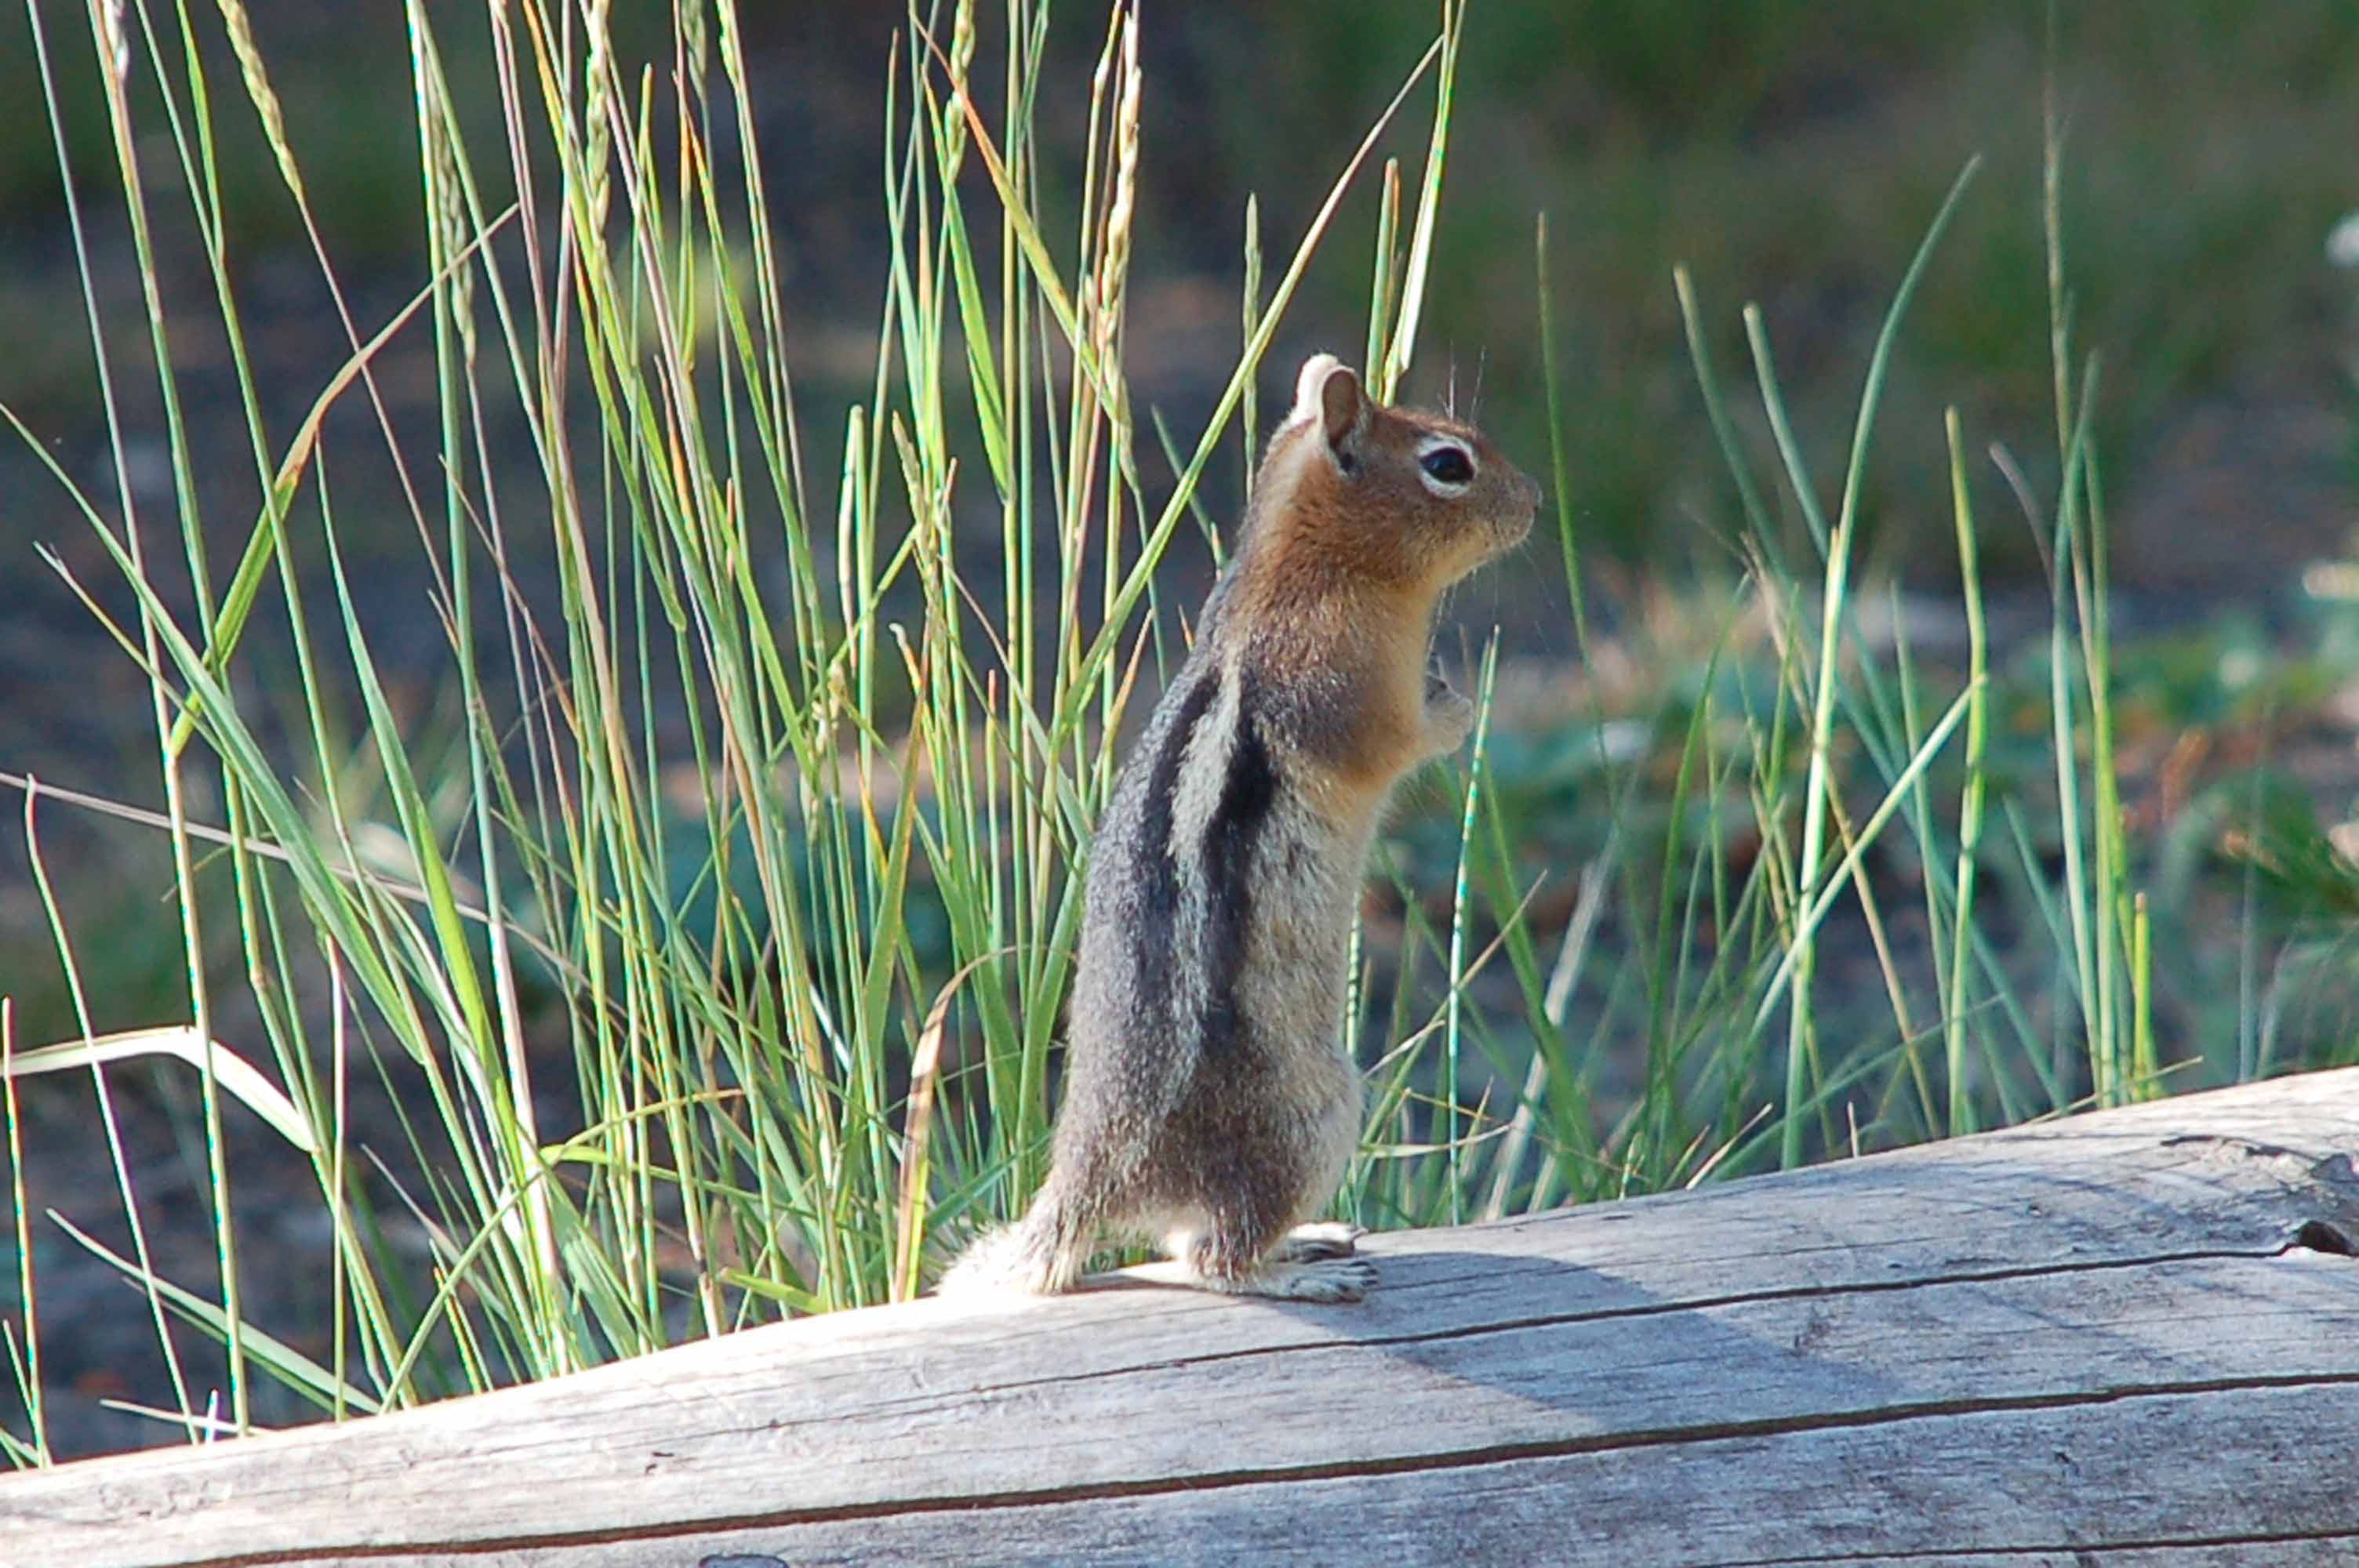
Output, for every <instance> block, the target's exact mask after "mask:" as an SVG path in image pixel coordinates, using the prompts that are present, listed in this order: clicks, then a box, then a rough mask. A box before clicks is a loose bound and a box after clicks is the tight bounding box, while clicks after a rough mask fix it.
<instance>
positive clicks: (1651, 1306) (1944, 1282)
mask: <svg viewBox="0 0 2359 1568" xmlns="http://www.w3.org/2000/svg"><path fill="white" fill-rule="evenodd" d="M2321 1239H2324V1241H2325V1244H2324V1245H2321ZM2304 1250H2307V1251H2314V1252H2327V1253H2334V1254H2339V1255H2342V1256H2345V1257H2351V1256H2359V1249H2354V1247H2353V1246H2352V1244H2351V1242H2350V1240H2349V1239H2348V1238H2345V1237H2344V1236H2343V1234H2342V1233H2341V1232H2340V1231H2338V1230H2336V1229H2334V1228H2333V1227H2332V1226H2330V1225H2328V1224H2327V1223H2326V1222H2325V1221H2323V1220H2315V1219H2313V1220H2309V1221H2306V1222H2304V1223H2303V1224H2301V1225H2300V1226H2299V1227H2295V1228H2294V1229H2293V1231H2292V1233H2291V1234H2290V1235H2289V1236H2288V1238H2286V1239H2285V1240H2283V1241H2281V1242H2278V1243H2277V1244H2276V1245H2274V1246H2266V1247H2253V1248H2242V1247H2233V1248H2206V1249H2191V1250H2188V1251H2184V1252H2155V1253H2149V1254H2146V1255H2144V1256H2141V1257H2136V1258H2101V1259H2094V1260H2091V1261H2089V1262H2086V1263H2037V1264H2023V1265H2019V1266H2017V1267H2014V1268H2006V1269H1980V1270H1974V1271H1967V1272H1962V1273H1946V1274H1924V1275H1919V1276H1918V1277H1917V1278H1915V1279H1909V1280H1856V1281H1851V1282H1849V1283H1847V1284H1842V1285H1788V1286H1781V1287H1779V1288H1777V1289H1775V1290H1764V1291H1743V1292H1734V1293H1730V1294H1725V1295H1717V1296H1690V1297H1687V1298H1684V1299H1681V1300H1678V1301H1660V1302H1647V1303H1641V1304H1639V1305H1636V1306H1620V1307H1596V1308H1593V1309H1591V1310H1588V1311H1584V1312H1571V1313H1552V1314H1538V1315H1535V1316H1529V1317H1518V1318H1493V1319H1489V1320H1486V1321H1484V1322H1482V1323H1475V1324H1466V1325H1461V1326H1458V1327H1454V1328H1440V1329H1434V1330H1431V1331H1430V1332H1428V1333H1423V1334H1375V1335H1355V1336H1352V1337H1350V1338H1342V1339H1299V1340H1290V1341H1288V1342H1286V1343H1283V1344H1269V1345H1255V1346H1246V1347H1245V1348H1243V1349H1239V1350H1215V1351H1208V1352H1206V1353H1205V1354H1203V1355H1201V1356H1168V1357H1158V1358H1157V1359H1155V1360H1152V1361H1138V1362H1134V1363H1132V1364H1131V1365H1129V1366H1126V1367H1108V1368H1101V1369H1099V1370H1097V1371H1091V1372H1060V1373H1058V1374H1056V1375H1055V1376H1053V1377H1046V1378H1026V1379H1016V1380H1014V1381H1009V1382H1000V1383H978V1384H975V1385H974V1386H973V1387H972V1388H966V1389H962V1390H958V1391H957V1394H956V1395H955V1396H954V1397H955V1398H957V1399H959V1400H962V1401H963V1400H972V1399H974V1398H978V1397H988V1396H990V1395H994V1394H1006V1393H1019V1392H1022V1391H1024V1390H1029V1389H1039V1388H1052V1387H1060V1386H1066V1385H1071V1384H1075V1383H1085V1382H1098V1381H1104V1380H1108V1379H1116V1378H1128V1377H1136V1376H1137V1375H1138V1374H1140V1373H1143V1372H1160V1371H1166V1370H1176V1369H1180V1368H1189V1367H1209V1366H1215V1365H1219V1364H1221V1363H1223V1362H1231V1361H1249V1360H1253V1359H1256V1358H1258V1357H1270V1356H1299V1355H1303V1354H1305V1353H1309V1352H1316V1351H1332V1350H1383V1349H1387V1348H1392V1347H1396V1346H1419V1345H1441V1344H1447V1343H1449V1342H1451V1341H1452V1340H1462V1339H1477V1338H1481V1337H1483V1336H1485V1335H1493V1334H1522V1333H1527V1332H1529V1331H1531V1330H1533V1329H1536V1328H1559V1327H1570V1326H1572V1325H1578V1324H1589V1323H1613V1322H1616V1321H1627V1320H1632V1319H1641V1318H1650V1317H1666V1316H1672V1315H1676V1314H1680V1313H1689V1312H1719V1311H1724V1310H1726V1309H1728V1308H1730V1307H1741V1306H1751V1305H1756V1304H1774V1303H1779V1302H1797V1301H1839V1300H1841V1299H1843V1297H1845V1296H1853V1295H1892V1294H1897V1293H1899V1292H1906V1291H1919V1290H1928V1289H1932V1288H1935V1287H1942V1286H1950V1285H1980V1284H2003V1283H2006V1282H2007V1281H2014V1280H2036V1279H2040V1278H2043V1277H2049V1276H2057V1277H2061V1276H2067V1275H2075V1274H2099V1273H2109V1272H2113V1271H2121V1270H2129V1269H2148V1268H2155V1267H2158V1266H2163V1265H2169V1264H2173V1263H2208V1262H2236V1261H2248V1262H2259V1261H2267V1260H2269V1259H2273V1258H2284V1257H2288V1256H2289V1255H2291V1254H2292V1253H2294V1252H2297V1251H2304ZM946 1397H953V1396H944V1395H940V1394H924V1395H915V1396H912V1397H910V1398H908V1399H905V1400H878V1401H876V1402H875V1404H874V1405H872V1406H871V1407H870V1408H871V1409H873V1410H875V1411H894V1412H903V1413H906V1412H908V1411H916V1410H928V1409H932V1408H935V1407H937V1406H939V1405H940V1404H941V1403H942V1402H943V1400H944V1399H945V1398H946ZM807 1424H813V1423H810V1422H765V1423H764V1424H763V1425H762V1426H760V1427H758V1428H744V1427H722V1428H716V1429H714V1430H713V1432H712V1433H710V1434H709V1435H727V1434H729V1433H736V1432H745V1431H764V1432H777V1431H784V1430H787V1429H789V1428H792V1427H795V1426H800V1425H807ZM819 1424H824V1421H822V1422H820V1423H819Z"/></svg>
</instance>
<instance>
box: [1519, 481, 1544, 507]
mask: <svg viewBox="0 0 2359 1568" xmlns="http://www.w3.org/2000/svg"><path fill="white" fill-rule="evenodd" d="M1516 478H1517V480H1518V481H1521V482H1520V483H1518V484H1517V486H1516V499H1517V501H1520V502H1522V503H1524V504H1525V505H1527V506H1528V507H1530V508H1531V509H1532V510H1533V511H1535V512H1538V510H1539V509H1540V486H1539V481H1538V480H1536V479H1534V478H1533V477H1532V476H1531V475H1529V474H1527V473H1519V474H1517V476H1516Z"/></svg>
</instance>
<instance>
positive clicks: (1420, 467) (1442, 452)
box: [1417, 436, 1474, 500]
mask: <svg viewBox="0 0 2359 1568" xmlns="http://www.w3.org/2000/svg"><path fill="white" fill-rule="evenodd" d="M1417 477H1418V478H1419V479H1420V480H1422V481H1425V488H1426V489H1428V490H1430V491H1431V492H1433V493H1434V494H1436V495H1438V496H1440V497H1441V498H1443V499H1444V500H1449V499H1451V498H1452V497H1455V496H1461V495H1463V494H1465V493H1466V491H1467V487H1468V486H1470V485H1472V484H1473V482H1474V454H1473V452H1471V451H1469V450H1467V449H1466V448H1465V446H1464V445H1463V444H1462V443H1461V442H1458V441H1454V440H1451V438H1449V437H1447V436H1437V437H1435V438H1433V439H1431V440H1429V441H1427V442H1426V443H1425V444H1424V445H1422V446H1420V447H1419V448H1418V451H1417Z"/></svg>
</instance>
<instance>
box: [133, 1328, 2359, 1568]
mask: <svg viewBox="0 0 2359 1568" xmlns="http://www.w3.org/2000/svg"><path fill="white" fill-rule="evenodd" d="M2321 1388H2349V1389H2354V1390H2359V1372H2347V1373H2315V1374H2294V1375H2288V1376H2284V1377H2267V1378H2232V1379H2211V1380H2205V1381H2196V1382H2187V1383H2151V1384H2125V1385H2121V1386H2118V1387H2115V1388H2112V1389H2100V1390H2072V1391H2070V1392H2064V1393H2050V1394H2024V1395H2016V1396H2012V1397H2007V1398H1999V1399H1984V1400H1965V1399H1961V1400H1918V1401H1915V1402H1913V1403H1908V1404H1896V1405H1885V1406H1879V1407H1877V1408H1876V1409H1874V1410H1866V1411H1825V1412H1818V1413H1813V1414H1810V1415H1806V1416H1782V1417H1770V1418H1766V1419H1763V1420H1759V1421H1738V1422H1716V1423H1708V1424H1704V1425H1698V1426H1690V1427H1676V1428H1661V1429H1655V1430H1638V1431H1631V1432H1619V1433H1608V1434H1601V1435H1598V1436H1594V1437H1577V1438H1561V1439H1554V1440H1550V1441H1547V1442H1536V1443H1515V1444H1493V1445H1490V1446H1486V1447H1482V1448H1472V1449H1459V1450H1452V1451H1449V1452H1443V1453H1432V1454H1402V1455H1398V1456H1397V1457H1394V1458H1390V1459H1368V1460H1362V1461H1358V1462H1354V1463H1352V1464H1344V1465H1285V1466H1271V1467H1266V1468H1263V1469H1256V1470H1226V1471H1208V1472H1201V1473H1199V1474H1196V1475H1192V1476H1161V1477H1157V1478H1155V1479H1152V1480H1138V1481H1116V1482H1104V1483H1098V1484H1093V1485H1086V1486H1075V1487H1038V1488H1036V1489H1030V1490H1026V1491H1021V1492H995V1493H990V1494H979V1495H973V1496H968V1497H941V1498H900V1499H896V1500H894V1501H892V1502H889V1503H857V1504H847V1505H845V1506H843V1507H840V1508H822V1509H773V1510H768V1511H763V1512H751V1513H744V1514H730V1515H721V1516H713V1517H708V1518H702V1519H689V1520H680V1521H678V1522H665V1523H658V1524H648V1525H645V1526H641V1527H637V1528H633V1529H625V1530H578V1531H560V1532H547V1533H540V1534H533V1535H510V1536H501V1537H497V1538H484V1537H478V1538H475V1539H473V1540H468V1541H404V1542H401V1543H398V1544H395V1545H382V1546H380V1545H373V1544H360V1545H327V1544H315V1545H310V1546H306V1547H303V1548H301V1549H299V1550H296V1551H274V1552H237V1553H232V1554H230V1555H228V1556H217V1557H207V1558H203V1559H195V1560H190V1561H189V1562H188V1563H184V1564H181V1565H180V1568H269V1565H273V1564H284V1563H308V1562H317V1561H319V1560H321V1559H322V1558H340V1559H344V1560H348V1561H352V1562H366V1561H370V1560H379V1561H384V1560H400V1559H414V1558H419V1557H423V1556H430V1555H433V1554H436V1553H440V1554H441V1555H443V1556H446V1557H455V1558H463V1557H480V1556H488V1555H490V1554H492V1553H495V1552H550V1551H580V1550H583V1549H586V1548H590V1547H594V1546H612V1545H622V1544H628V1543H631V1542H635V1541H650V1542H652V1541H669V1540H676V1539H679V1538H680V1537H684V1536H698V1535H712V1534H720V1533H723V1532H726V1531H731V1530H781V1529H789V1528H792V1527H794V1526H797V1525H810V1524H843V1523H851V1522H858V1521H860V1520H864V1519H879V1520H881V1519H899V1518H904V1517H907V1516H910V1515H917V1514H951V1513H967V1512H974V1513H983V1512H995V1511H997V1510H1001V1509H1029V1508H1047V1507H1053V1506H1056V1505H1059V1504H1064V1503H1080V1502H1100V1501H1105V1500H1108V1499H1113V1498H1154V1497H1169V1496H1172V1495H1175V1494H1180V1493H1188V1492H1212V1491H1220V1490H1225V1489H1229V1488H1234V1487H1253V1486H1266V1485H1300V1484H1303V1483H1306V1482H1317V1481H1336V1480H1359V1479H1364V1478H1368V1477H1372V1476H1404V1475H1413V1474H1418V1473H1420V1472H1429V1471H1437V1470H1467V1471H1473V1470H1480V1469H1483V1468H1485V1467H1487V1466H1490V1465H1508V1464H1516V1463H1519V1462H1523V1461H1527V1460H1533V1459H1559V1458H1570V1457H1575V1456H1578V1455H1582V1454H1614V1453H1620V1452H1624V1451H1627V1450H1634V1449H1649V1448H1669V1447H1676V1446H1680V1445H1684V1444H1703V1443H1714V1442H1723V1441H1728V1440H1732V1439H1734V1440H1751V1439H1760V1438H1777V1437H1790V1436H1801V1435H1808V1434H1810V1433H1821V1432H1833V1431H1842V1430H1846V1429H1861V1428H1875V1427H1886V1426H1897V1425H1902V1424H1905V1423H1907V1422H1919V1421H1930V1420H1944V1419H1950V1418H1954V1417H1959V1416H1977V1415H1998V1414H2016V1413H2024V1412H2031V1411H2056V1410H2075V1409H2082V1408H2087V1407H2092V1406H2098V1405H2108V1404H2119V1403H2123V1402H2125V1401H2129V1400H2194V1399H2210V1398H2217V1397H2220V1396H2223V1395H2234V1394H2243V1393H2250V1392H2255V1391H2257V1390H2271V1389H2321ZM2343 1533H2348V1532H2343ZM2245 1539H2246V1538H2244V1537H2229V1538H2223V1539H2213V1538H2198V1537H2192V1536H2190V1537H2188V1538H2186V1539H2185V1540H2180V1539H2177V1538H2169V1539H2162V1540H2158V1541H2148V1542H2144V1543H2142V1544H2140V1546H2139V1547H2138V1549H2139V1550H2149V1551H2151V1550H2159V1549H2162V1548H2167V1547H2187V1548H2200V1547H2203V1546H2207V1545H2217V1544H2234V1543H2235V1542H2237V1541H2242V1540H2245ZM2251 1539H2255V1540H2282V1541H2302V1540H2340V1539H2343V1534H2342V1533H2336V1532H2324V1533H2314V1534H2309V1535H2305V1534H2300V1533H2293V1534H2287V1535H2283V1536H2271V1537H2254V1538H2251ZM2129 1549H2130V1548H2129V1547H2128V1546H2127V1545H2126V1544H2124V1545H2121V1546H2118V1547H2116V1546H2113V1545H2108V1546H2107V1547H2105V1548H2104V1550H2129ZM1975 1550H1983V1549H1975ZM1992 1550H1995V1551H1996V1552H2001V1553H2009V1554H2016V1555H2027V1554H2030V1553H2032V1552H2034V1551H2035V1550H2037V1551H2048V1552H2055V1551H2091V1550H2099V1549H2098V1548H2095V1547H2091V1546H2068V1547H2061V1548H2058V1547H2045V1548H2038V1549H2034V1548H2029V1547H2024V1548H1999V1549H1992ZM1950 1554H1951V1555H1954V1551H1953V1552H1951V1553H1950ZM1942 1555H1944V1553H1942V1552H1913V1551H1912V1552H1883V1553H1874V1552H1870V1553H1863V1554H1859V1555H1857V1556H1854V1557H1851V1558H1844V1557H1840V1556H1830V1557H1828V1558H1826V1559H1823V1561H1828V1562H1843V1561H1873V1560H1875V1558H1876V1557H1877V1556H1884V1557H1902V1558H1907V1557H1918V1558H1924V1557H1932V1558H1939V1557H1940V1556H1942ZM1760 1561H1761V1568H1769V1565H1770V1564H1772V1563H1808V1562H1811V1561H1814V1560H1813V1559H1810V1558H1770V1559H1763V1560H1760ZM1715 1568H1742V1565H1741V1564H1738V1563H1728V1564H1724V1565H1715Z"/></svg>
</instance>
